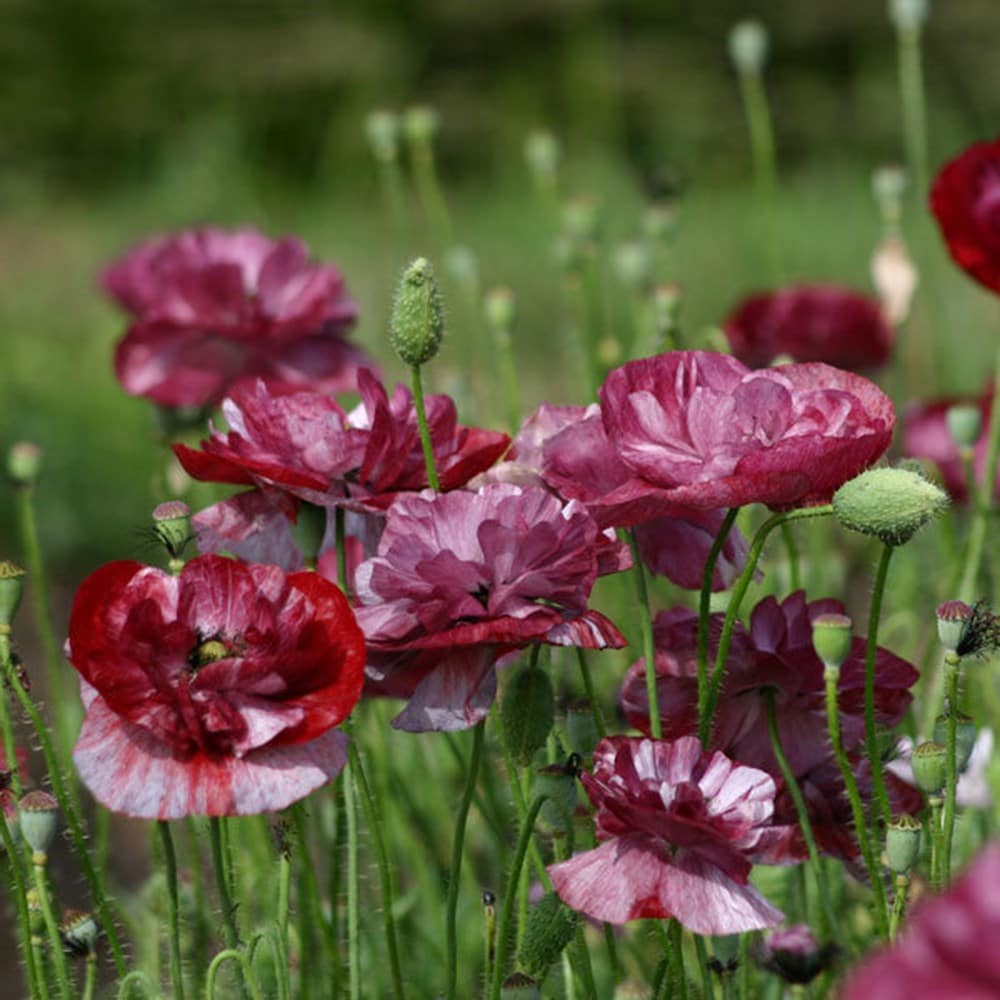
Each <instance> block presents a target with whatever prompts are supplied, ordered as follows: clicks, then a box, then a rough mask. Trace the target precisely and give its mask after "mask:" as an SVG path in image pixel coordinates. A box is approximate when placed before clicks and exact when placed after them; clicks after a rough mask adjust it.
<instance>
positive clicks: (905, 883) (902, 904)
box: [889, 872, 910, 941]
mask: <svg viewBox="0 0 1000 1000" xmlns="http://www.w3.org/2000/svg"><path fill="white" fill-rule="evenodd" d="M909 888H910V876H909V875H907V874H906V873H905V872H900V873H899V874H898V875H897V876H896V895H895V897H894V898H893V901H892V913H891V914H890V915H889V940H890V941H895V940H896V936H897V934H899V925H900V923H901V922H902V919H903V914H904V913H905V912H906V896H907V893H908V891H909Z"/></svg>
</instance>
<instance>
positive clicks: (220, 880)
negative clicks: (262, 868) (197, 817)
mask: <svg viewBox="0 0 1000 1000" xmlns="http://www.w3.org/2000/svg"><path fill="white" fill-rule="evenodd" d="M223 837H224V830H223V820H222V819H221V818H220V817H218V816H212V817H211V818H210V819H209V821H208V840H209V845H210V848H211V853H212V867H213V868H214V869H215V884H216V887H217V888H218V891H219V906H220V907H221V909H222V936H223V938H224V940H225V942H226V948H227V949H228V950H229V951H230V952H232V953H234V954H236V955H238V956H239V959H240V968H241V969H242V970H243V979H242V981H241V984H240V990H241V993H242V995H243V996H244V997H245V996H246V995H247V989H248V982H249V979H250V978H251V976H250V974H249V967H248V965H247V962H246V959H245V957H244V956H243V955H242V953H241V952H240V951H239V946H240V935H239V930H238V929H237V927H236V904H235V903H234V902H233V896H232V891H231V889H230V884H229V864H228V859H227V858H226V852H225V850H224V849H223V843H222V842H223ZM222 954H225V952H223V953H222ZM218 957H219V956H216V960H218ZM212 965H215V962H214V961H213V962H212ZM212 982H213V978H212V966H211V965H210V966H209V977H208V980H207V984H208V985H206V993H207V994H208V995H209V996H211V995H212V986H211V984H212Z"/></svg>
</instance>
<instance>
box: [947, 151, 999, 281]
mask: <svg viewBox="0 0 1000 1000" xmlns="http://www.w3.org/2000/svg"><path fill="white" fill-rule="evenodd" d="M930 206H931V211H932V212H933V213H934V216H935V218H936V219H937V221H938V225H939V226H940V227H941V235H942V236H943V237H944V240H945V243H947V244H948V252H949V253H950V254H951V257H952V260H954V261H955V263H956V264H958V266H959V267H960V268H962V270H963V271H965V272H966V274H968V275H969V276H970V277H972V278H975V280H976V281H978V282H979V283H980V284H981V285H985V286H986V287H987V288H989V289H991V290H992V291H994V292H1000V139H994V140H993V141H992V142H977V143H975V144H974V145H972V146H970V147H969V148H968V149H967V150H965V152H963V153H961V154H960V155H959V156H956V157H955V159H953V160H950V161H949V162H948V163H946V164H945V165H944V166H943V167H942V168H941V171H940V172H939V173H938V175H937V177H936V178H935V179H934V184H933V185H932V186H931V196H930Z"/></svg>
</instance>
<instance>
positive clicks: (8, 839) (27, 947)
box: [0, 813, 40, 997]
mask: <svg viewBox="0 0 1000 1000" xmlns="http://www.w3.org/2000/svg"><path fill="white" fill-rule="evenodd" d="M0 839H2V841H3V849H4V854H5V857H6V863H7V867H8V868H9V869H10V877H11V880H12V881H13V883H14V885H13V893H12V895H13V896H14V907H15V909H16V910H17V927H18V931H19V932H20V935H21V951H22V953H23V955H24V966H25V970H26V971H27V974H28V993H29V995H30V996H31V997H35V996H36V995H37V994H38V993H39V992H40V990H39V986H38V976H39V970H38V967H37V966H36V964H35V950H34V948H33V947H32V946H31V917H30V915H29V913H28V896H27V885H26V884H25V880H24V873H23V872H22V871H21V855H20V854H19V853H18V850H17V846H16V845H15V843H14V838H13V836H12V835H11V832H10V827H9V826H8V825H7V818H6V816H4V815H3V814H2V813H0Z"/></svg>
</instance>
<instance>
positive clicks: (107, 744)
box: [68, 556, 364, 819]
mask: <svg viewBox="0 0 1000 1000" xmlns="http://www.w3.org/2000/svg"><path fill="white" fill-rule="evenodd" d="M68 648H69V656H70V659H71V661H72V663H73V666H74V667H76V669H77V670H78V671H79V673H80V676H81V678H82V690H83V698H84V703H85V705H86V709H87V715H86V718H85V719H84V721H83V728H82V731H81V733H80V738H79V741H78V742H77V745H76V748H75V749H74V751H73V760H74V762H75V763H76V766H77V769H78V771H79V773H80V777H81V778H82V779H83V782H84V784H85V785H86V786H87V787H88V788H89V789H90V790H91V792H92V793H93V794H94V796H95V798H96V799H97V800H98V801H99V802H101V803H102V804H103V805H104V806H106V807H107V808H108V809H110V810H112V811H113V812H121V813H125V814H126V815H129V816H138V817H141V818H146V819H177V818H179V817H181V816H189V815H207V816H225V815H237V814H238V815H245V814H252V813H260V812H269V811H274V810H278V809H283V808H284V807H285V806H287V805H289V804H290V803H292V802H295V801H297V800H298V799H301V798H302V797H304V796H305V795H308V794H309V793H310V792H311V791H313V790H314V789H315V788H318V787H319V786H320V785H323V784H325V783H326V782H327V781H329V780H331V779H332V778H334V777H335V776H336V775H337V774H338V773H339V772H340V770H341V768H342V767H343V766H344V764H345V762H346V759H347V751H346V743H347V739H346V736H345V735H344V734H343V733H341V732H339V731H337V730H336V729H334V728H333V727H335V726H337V725H338V724H339V723H341V722H342V721H343V720H344V719H345V718H346V717H347V715H348V714H349V713H350V711H351V709H352V708H353V707H354V705H355V703H356V702H357V700H358V698H359V697H360V694H361V686H362V683H363V669H364V638H363V636H362V634H361V630H360V629H359V628H358V626H357V623H356V622H355V620H354V616H353V615H352V613H351V610H350V607H349V605H348V603H347V599H346V598H345V597H344V595H343V594H342V593H341V592H340V591H339V590H338V589H337V588H336V587H335V586H334V585H333V584H331V583H330V582H328V581H327V580H324V579H323V578H322V577H320V576H318V575H317V574H315V573H295V574H291V575H286V574H285V573H284V572H282V571H281V570H280V569H278V568H277V567H275V566H255V565H248V564H246V563H240V562H236V561H234V560H231V559H223V558H221V557H219V556H200V557H198V558H196V559H192V560H191V561H190V562H189V563H187V565H185V567H184V568H183V570H182V571H181V573H180V575H179V576H176V577H175V576H171V575H170V574H168V573H165V572H163V571H162V570H159V569H155V568H153V567H149V566H143V565H141V564H140V563H135V562H114V563H109V564H108V565H106V566H104V567H102V568H101V569H99V570H97V572H95V573H93V574H91V575H90V576H89V577H88V578H87V579H86V580H85V581H84V582H83V584H82V585H81V587H80V589H79V591H78V592H77V595H76V598H75V600H74V602H73V610H72V613H71V616H70V636H69V646H68Z"/></svg>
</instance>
